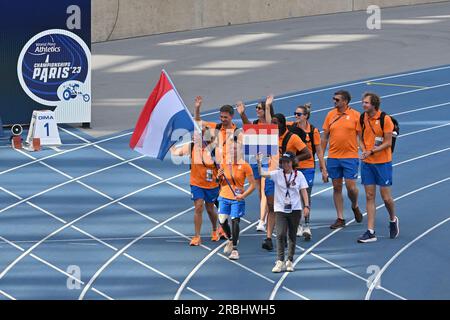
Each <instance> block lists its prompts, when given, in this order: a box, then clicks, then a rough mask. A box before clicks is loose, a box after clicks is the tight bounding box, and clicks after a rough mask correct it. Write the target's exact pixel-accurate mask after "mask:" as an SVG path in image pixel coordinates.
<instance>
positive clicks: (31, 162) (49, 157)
mask: <svg viewBox="0 0 450 320" xmlns="http://www.w3.org/2000/svg"><path fill="white" fill-rule="evenodd" d="M131 134H132V133H131V132H129V133H124V134H120V135H118V136H114V137H110V138H107V139H103V140H100V141H96V142H93V143H91V144H86V145H82V146H79V147H76V148H73V149H69V150H65V151H62V152H60V153H55V154H51V155H49V156H46V157H43V158H40V159H37V160H33V161H30V162H26V163H24V164H21V165H19V166H16V167H13V168H10V169H7V170H3V171H0V175H2V174H5V173H8V172H11V171H15V170H17V169H20V168H23V167H27V166H29V165H32V164H35V163H36V162H39V161H45V160H48V159H51V158H54V157H57V156H60V155H63V154H67V153H70V152H73V151H77V150H80V149H84V148H87V147H90V146H93V145H97V144H100V143H104V142H107V141H111V140H115V139H119V138H122V137H125V136H129V135H131ZM144 157H145V156H141V158H144Z"/></svg>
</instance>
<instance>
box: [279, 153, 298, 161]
mask: <svg viewBox="0 0 450 320" xmlns="http://www.w3.org/2000/svg"><path fill="white" fill-rule="evenodd" d="M280 160H281V161H292V162H294V161H295V154H293V153H292V152H289V151H288V152H285V153H283V155H282V156H281V159H280Z"/></svg>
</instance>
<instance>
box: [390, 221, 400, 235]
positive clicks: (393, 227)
mask: <svg viewBox="0 0 450 320" xmlns="http://www.w3.org/2000/svg"><path fill="white" fill-rule="evenodd" d="M399 234H400V226H399V222H398V217H395V221H394V222H390V221H389V238H391V239H395V238H397V237H398V235H399Z"/></svg>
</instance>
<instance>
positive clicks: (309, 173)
mask: <svg viewBox="0 0 450 320" xmlns="http://www.w3.org/2000/svg"><path fill="white" fill-rule="evenodd" d="M300 172H301V173H303V175H304V176H305V179H306V182H308V187H310V188H312V186H313V185H314V175H315V173H316V169H300Z"/></svg>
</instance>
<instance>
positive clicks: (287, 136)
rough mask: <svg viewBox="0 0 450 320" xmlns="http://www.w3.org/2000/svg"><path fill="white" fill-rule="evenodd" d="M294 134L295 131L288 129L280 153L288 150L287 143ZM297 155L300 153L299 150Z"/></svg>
mask: <svg viewBox="0 0 450 320" xmlns="http://www.w3.org/2000/svg"><path fill="white" fill-rule="evenodd" d="M293 134H294V133H292V132H290V131H289V130H287V133H286V135H285V136H284V138H283V141H282V143H281V148H280V149H279V152H280V155H282V154H283V153H285V152H286V149H287V144H288V142H289V139H291V137H292V135H293ZM296 155H297V156H298V155H299V153H298V152H297V153H296Z"/></svg>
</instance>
